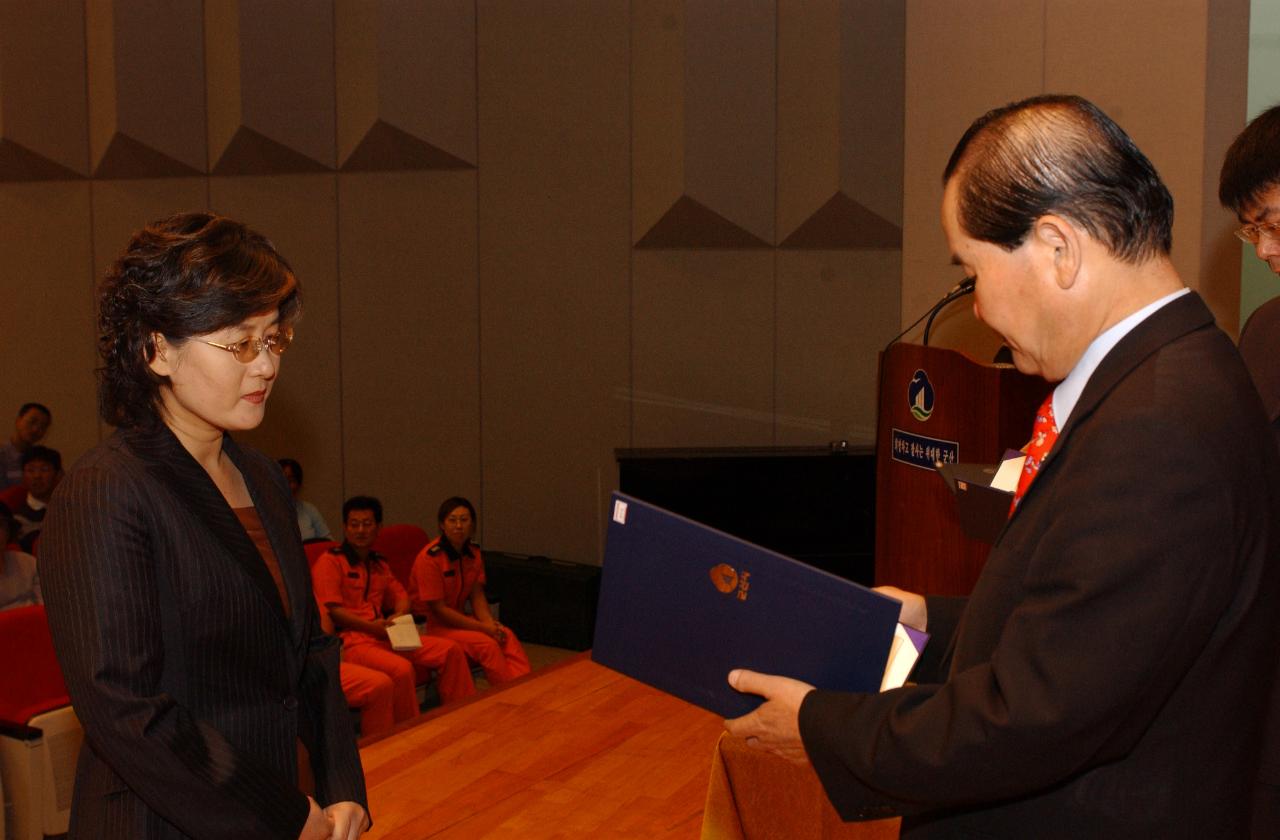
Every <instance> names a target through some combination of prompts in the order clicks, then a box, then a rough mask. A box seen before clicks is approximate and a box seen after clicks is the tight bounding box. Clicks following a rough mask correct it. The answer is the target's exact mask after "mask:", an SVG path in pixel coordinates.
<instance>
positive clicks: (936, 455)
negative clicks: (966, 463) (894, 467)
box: [889, 429, 960, 471]
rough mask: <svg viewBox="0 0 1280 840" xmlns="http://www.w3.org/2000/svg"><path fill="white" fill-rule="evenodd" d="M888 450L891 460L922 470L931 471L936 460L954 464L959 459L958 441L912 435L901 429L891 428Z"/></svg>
mask: <svg viewBox="0 0 1280 840" xmlns="http://www.w3.org/2000/svg"><path fill="white" fill-rule="evenodd" d="M889 452H890V455H891V456H892V458H893V460H895V461H898V462H899V463H903V464H907V465H909V466H912V467H919V468H920V469H922V470H930V471H932V470H934V469H935V466H934V465H935V464H937V463H938V462H942V463H944V464H955V463H958V462H959V461H960V443H959V441H954V440H940V439H938V438H931V437H925V436H924V435H913V434H912V433H911V432H904V431H902V430H901V429H894V430H893V435H892V438H891V440H890V442H889Z"/></svg>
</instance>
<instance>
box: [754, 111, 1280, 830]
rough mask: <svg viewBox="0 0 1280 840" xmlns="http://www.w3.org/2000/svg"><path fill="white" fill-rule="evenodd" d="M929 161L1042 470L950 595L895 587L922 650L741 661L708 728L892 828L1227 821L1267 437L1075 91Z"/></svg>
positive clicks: (1270, 528)
mask: <svg viewBox="0 0 1280 840" xmlns="http://www.w3.org/2000/svg"><path fill="white" fill-rule="evenodd" d="M943 180H944V184H945V190H944V196H943V205H942V221H943V228H944V231H945V233H946V236H947V241H948V244H949V246H950V248H951V252H952V255H953V257H954V261H955V262H956V263H957V264H959V265H960V266H962V267H963V268H964V270H965V271H966V272H967V273H968V274H970V275H971V276H973V277H975V278H976V281H977V286H976V292H975V293H976V303H975V305H974V311H975V314H977V315H978V317H980V318H982V319H983V320H984V321H985V322H986V323H988V324H989V325H990V326H991V327H993V328H994V329H995V330H996V331H997V332H999V333H1000V334H1001V335H1002V336H1003V337H1004V339H1005V341H1006V343H1007V344H1008V345H1009V347H1010V348H1011V349H1012V351H1013V358H1014V362H1015V364H1016V365H1017V367H1018V369H1019V370H1021V371H1023V372H1024V373H1035V374H1039V375H1041V376H1043V377H1044V378H1045V379H1048V380H1050V381H1053V382H1058V383H1059V384H1058V386H1057V387H1056V389H1055V390H1054V392H1053V395H1052V397H1051V399H1050V401H1048V402H1047V404H1046V405H1045V406H1044V407H1043V408H1042V409H1041V411H1040V412H1039V413H1038V414H1039V415H1040V416H1039V418H1038V422H1037V436H1039V433H1044V434H1045V436H1046V437H1045V452H1044V453H1043V454H1042V457H1041V458H1040V459H1039V467H1038V472H1035V471H1034V470H1033V471H1032V472H1031V473H1029V474H1028V475H1026V477H1025V478H1024V481H1023V482H1022V484H1021V485H1020V490H1021V496H1020V498H1019V501H1018V503H1017V505H1016V508H1015V509H1014V510H1012V511H1011V517H1010V520H1009V522H1008V524H1007V525H1006V527H1005V528H1004V530H1003V531H1002V532H1001V534H1000V535H999V536H998V537H997V539H996V542H995V544H994V546H993V548H992V551H991V554H990V556H989V557H988V559H987V563H986V566H985V568H984V570H983V572H982V575H981V577H980V578H979V580H978V582H977V584H976V585H975V587H974V590H973V592H972V594H971V596H970V597H969V599H968V601H967V603H965V604H963V605H962V606H963V609H962V611H961V610H958V609H956V610H953V609H948V607H949V606H950V605H949V604H948V603H947V602H944V601H942V600H940V599H928V601H927V602H926V601H925V599H922V598H921V597H920V596H918V595H911V594H908V593H901V594H902V596H903V602H904V605H903V620H904V621H906V622H907V623H912V624H916V625H927V629H928V630H929V632H930V633H931V634H932V640H931V642H930V645H929V649H927V650H926V657H927V658H930V659H932V660H934V662H935V663H936V666H937V668H936V671H935V672H934V673H931V674H917V678H918V679H919V684H917V685H913V686H907V687H904V688H901V689H897V690H894V691H890V692H886V693H883V694H879V695H869V694H843V693H838V692H829V691H821V690H813V689H812V687H810V686H807V685H805V684H803V683H799V682H797V681H794V680H788V679H785V678H782V677H774V676H767V675H761V674H755V673H752V672H747V671H735V672H733V674H731V675H730V682H731V683H733V685H734V686H735V687H736V688H738V689H739V690H741V691H747V692H751V693H756V694H762V695H764V696H765V697H766V698H767V701H768V702H766V703H765V704H764V705H762V706H761V707H760V708H759V709H758V710H757V711H756V712H754V713H752V714H751V715H748V716H746V717H744V718H740V719H738V720H736V721H731V722H729V728H730V730H731V731H733V732H734V733H735V734H739V735H742V736H744V737H746V738H747V739H748V741H749V742H751V743H757V744H759V745H760V746H763V747H766V748H769V749H772V750H774V751H775V752H779V753H782V754H784V755H789V756H791V757H793V758H797V759H803V758H805V757H807V758H808V760H809V761H811V762H812V764H813V766H814V767H815V769H816V770H817V772H818V775H819V777H820V778H821V780H822V783H823V786H824V787H825V789H826V792H827V794H828V796H829V797H830V799H831V800H832V802H833V803H834V804H835V806H836V808H837V810H838V811H839V812H840V814H841V815H842V816H843V817H844V818H845V819H859V818H868V817H876V816H883V815H888V814H892V813H901V814H904V815H905V816H904V821H903V836H904V837H911V838H921V837H957V836H963V837H968V836H981V837H1037V838H1057V837H1062V838H1080V837H1160V838H1175V837H1188V838H1191V837H1194V838H1204V837H1239V836H1244V835H1245V834H1246V833H1247V826H1248V818H1249V804H1250V803H1249V798H1250V787H1251V786H1250V781H1251V780H1252V779H1253V776H1254V772H1255V769H1256V767H1257V763H1258V743H1259V738H1260V735H1261V731H1262V719H1263V713H1264V710H1265V708H1266V701H1267V697H1268V694H1267V689H1268V687H1269V686H1267V685H1265V684H1260V683H1265V682H1267V679H1268V676H1267V675H1268V674H1269V672H1268V671H1267V670H1266V669H1261V668H1259V663H1260V662H1263V661H1270V660H1271V659H1272V658H1274V648H1275V638H1276V630H1277V622H1276V618H1275V616H1277V615H1278V614H1280V613H1277V611H1276V610H1275V606H1274V605H1275V603H1276V601H1277V599H1278V598H1280V577H1278V574H1280V565H1278V564H1277V562H1276V561H1277V560H1278V559H1280V556H1278V555H1280V533H1277V530H1276V528H1277V526H1280V516H1277V513H1280V489H1278V487H1277V479H1276V476H1277V472H1276V467H1277V466H1278V465H1280V464H1278V463H1277V456H1276V448H1275V446H1274V444H1273V443H1272V441H1271V439H1270V433H1269V431H1268V428H1267V424H1266V420H1265V418H1264V416H1263V412H1262V408H1261V405H1260V403H1259V400H1258V397H1257V395H1256V394H1255V393H1254V390H1253V388H1252V386H1251V384H1250V381H1249V377H1248V374H1247V373H1246V371H1245V369H1244V367H1243V365H1242V363H1241V361H1240V358H1239V356H1238V355H1237V353H1236V351H1235V349H1234V347H1233V346H1232V344H1231V341H1230V340H1229V339H1228V338H1227V336H1226V335H1224V334H1223V333H1222V332H1221V331H1220V330H1219V329H1218V328H1217V327H1216V326H1214V323H1213V316H1212V315H1211V314H1210V312H1209V310H1208V309H1207V308H1206V307H1205V305H1204V303H1203V302H1202V301H1201V299H1200V298H1199V296H1197V295H1196V294H1195V293H1193V292H1190V291H1188V290H1187V289H1186V288H1185V287H1184V286H1183V284H1182V282H1181V280H1180V279H1179V278H1178V276H1177V274H1176V272H1175V270H1174V268H1173V265H1172V263H1171V262H1170V259H1169V251H1170V247H1171V233H1170V231H1171V226H1172V215H1173V207H1172V199H1171V198H1170V196H1169V193H1168V191H1167V190H1166V189H1165V187H1164V185H1163V183H1161V181H1160V178H1159V176H1158V175H1157V173H1156V172H1155V170H1154V168H1153V167H1152V166H1151V163H1150V162H1149V161H1148V160H1147V159H1146V157H1145V156H1143V154H1142V153H1141V152H1140V151H1139V150H1138V149H1137V148H1136V147H1135V146H1134V145H1133V143H1132V141H1131V140H1130V139H1129V138H1128V137H1127V136H1126V135H1125V134H1124V132H1123V131H1122V130H1121V129H1120V128H1119V127H1118V126H1117V125H1116V124H1115V123H1113V122H1112V121H1111V120H1110V119H1109V118H1107V116H1106V115H1105V114H1103V113H1102V112H1101V111H1099V110H1098V109H1097V108H1096V107H1094V106H1093V105H1091V104H1090V103H1088V102H1086V101H1084V100H1082V99H1079V98H1077V97H1057V96H1054V97H1037V98H1035V99H1030V100H1026V101H1023V102H1019V103H1015V104H1013V105H1010V106H1007V107H1004V108H1000V109H997V110H995V111H992V112H991V113H989V114H987V115H986V116H984V117H982V118H981V119H979V120H978V121H976V122H975V123H974V124H973V125H972V126H971V127H970V128H969V130H968V132H966V134H965V135H964V137H963V138H962V139H961V140H960V143H959V144H958V145H957V147H956V149H955V151H954V152H953V154H952V157H951V161H950V162H949V163H948V165H947V168H946V170H945V173H944V179H943ZM1030 426H1031V423H1030V418H1028V430H1029V431H1030ZM922 664H924V663H923V662H922ZM1260 675H1262V676H1261V678H1260Z"/></svg>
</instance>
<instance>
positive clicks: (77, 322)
mask: <svg viewBox="0 0 1280 840" xmlns="http://www.w3.org/2000/svg"><path fill="white" fill-rule="evenodd" d="M91 218H92V217H91V211H90V198H89V185H88V184H87V183H83V182H80V183H35V184H4V185H0V300H4V301H6V302H7V303H6V307H5V314H4V317H3V324H4V326H3V329H0V359H3V360H4V364H3V371H4V387H3V389H0V390H2V391H3V394H4V403H3V404H0V435H2V436H3V437H4V439H5V440H8V438H9V435H10V434H12V433H13V417H14V415H15V414H16V413H17V410H18V406H20V405H21V404H22V403H24V402H33V401H34V402H42V403H44V404H45V405H47V406H49V409H50V410H51V411H52V412H53V428H52V430H51V431H50V432H49V436H48V437H47V438H46V439H45V441H44V442H45V444H47V445H48V446H52V447H53V448H54V449H57V450H59V451H60V452H61V453H62V458H63V466H64V467H65V466H70V464H71V463H72V462H73V461H75V459H76V458H78V457H80V455H82V454H83V453H84V452H85V450H87V449H88V448H89V447H91V446H93V445H94V444H95V443H97V442H98V420H97V418H98V407H97V397H96V391H95V385H94V376H93V369H94V367H96V365H97V353H96V350H95V348H94V338H93V336H94V328H93V281H92V277H91V272H92V265H93V257H92V247H93V246H92V241H91V236H90V231H91V225H90V219H91Z"/></svg>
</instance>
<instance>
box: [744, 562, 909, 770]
mask: <svg viewBox="0 0 1280 840" xmlns="http://www.w3.org/2000/svg"><path fill="white" fill-rule="evenodd" d="M875 591H876V592H879V593H880V594H882V595H887V596H889V597H890V598H894V599H896V600H898V601H901V602H902V611H901V613H899V616H898V621H899V622H901V623H902V624H905V625H907V626H908V627H914V628H915V629H916V630H920V631H923V630H924V629H925V626H926V624H927V623H928V610H927V608H926V605H925V600H924V597H923V596H921V595H917V594H916V593H914V592H907V591H906V590H903V589H898V588H897V587H896V586H877V587H875ZM729 685H731V686H733V688H734V690H736V691H740V692H742V693H744V694H756V695H759V696H760V697H763V698H764V700H765V702H764V703H762V704H761V705H760V706H759V707H758V708H757V709H756V710H755V711H753V712H751V713H750V714H746V715H743V716H742V717H738V718H733V719H732V720H726V721H725V722H724V726H725V729H727V730H729V734H730V735H736V736H737V737H739V738H742V739H743V740H745V741H746V742H747V744H748V746H752V747H759V748H761V749H765V750H768V751H769V752H771V753H774V754H775V755H779V756H782V757H783V758H785V759H787V760H788V761H792V762H795V763H796V764H805V763H807V762H808V761H809V756H808V754H807V753H806V752H805V749H804V743H803V742H801V740H800V704H801V703H803V702H804V698H805V696H806V695H807V694H808V693H809V692H810V691H813V689H814V687H813V686H811V685H809V684H808V683H806V682H801V681H800V680H793V679H791V678H790V677H780V676H777V675H776V674H760V673H757V672H755V671H748V670H746V669H743V668H738V669H735V670H733V671H730V672H729Z"/></svg>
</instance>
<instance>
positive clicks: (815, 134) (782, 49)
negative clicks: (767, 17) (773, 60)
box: [778, 0, 843, 239]
mask: <svg viewBox="0 0 1280 840" xmlns="http://www.w3.org/2000/svg"><path fill="white" fill-rule="evenodd" d="M840 12H841V4H840V3H839V2H824V3H808V2H804V0H778V238H779V239H785V238H786V237H787V236H788V235H789V234H791V233H792V232H793V231H794V230H795V229H796V228H798V227H800V225H801V224H803V223H804V222H805V221H806V220H807V219H808V218H809V217H810V216H812V215H813V214H814V212H815V211H817V210H818V208H820V207H821V206H822V205H823V204H825V203H826V202H827V200H828V199H829V198H831V196H832V195H834V194H835V193H836V192H837V191H838V190H839V189H840V145H841V140H842V139H843V138H842V136H841V133H840V106H841V104H842V103H841V97H840V93H841V91H840V59H841V55H840V17H841V14H840Z"/></svg>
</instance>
